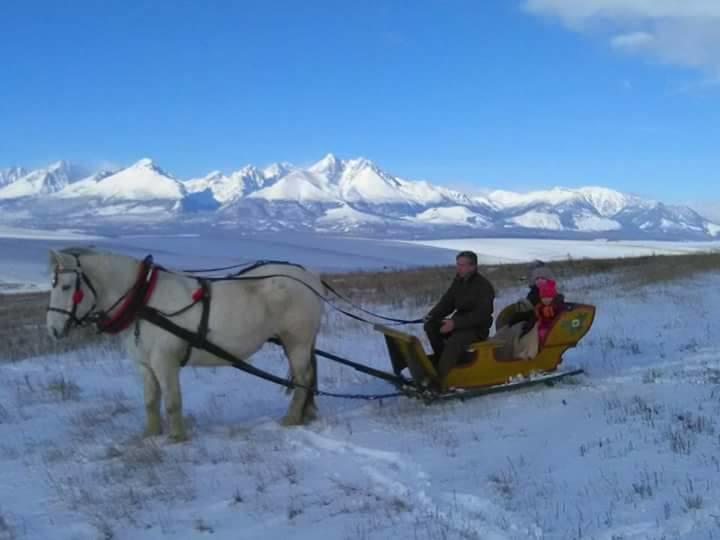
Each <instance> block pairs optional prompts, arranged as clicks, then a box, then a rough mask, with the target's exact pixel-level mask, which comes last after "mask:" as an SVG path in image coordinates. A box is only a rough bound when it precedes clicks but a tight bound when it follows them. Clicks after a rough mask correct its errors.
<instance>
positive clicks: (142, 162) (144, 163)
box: [130, 158, 155, 168]
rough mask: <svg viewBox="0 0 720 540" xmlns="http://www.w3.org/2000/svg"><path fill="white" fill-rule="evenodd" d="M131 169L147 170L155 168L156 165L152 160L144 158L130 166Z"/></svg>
mask: <svg viewBox="0 0 720 540" xmlns="http://www.w3.org/2000/svg"><path fill="white" fill-rule="evenodd" d="M130 166H131V167H138V168H139V167H145V168H154V167H155V163H154V162H153V160H152V159H150V158H142V159H139V160H138V161H136V162H135V163H133V164H132V165H130Z"/></svg>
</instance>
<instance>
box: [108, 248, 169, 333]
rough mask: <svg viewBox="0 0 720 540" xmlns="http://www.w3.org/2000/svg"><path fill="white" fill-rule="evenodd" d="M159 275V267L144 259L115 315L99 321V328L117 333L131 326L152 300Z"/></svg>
mask: <svg viewBox="0 0 720 540" xmlns="http://www.w3.org/2000/svg"><path fill="white" fill-rule="evenodd" d="M149 267H150V268H149ZM157 276H158V268H157V267H156V266H152V263H146V262H145V261H143V264H141V265H140V270H139V272H138V277H137V280H136V281H135V284H134V285H133V286H132V288H131V289H130V290H129V291H128V292H127V295H126V296H125V299H124V300H123V302H122V304H120V306H119V307H118V308H117V311H116V312H115V314H114V315H112V316H111V317H109V318H107V319H104V320H100V321H98V323H97V327H98V330H100V331H101V332H106V333H108V334H117V333H118V332H122V331H123V330H125V329H126V328H127V327H128V326H130V325H131V324H132V322H133V321H134V320H135V319H136V317H137V314H138V312H139V311H140V309H141V308H142V307H143V306H145V305H146V304H147V303H148V301H149V300H150V297H151V296H152V293H153V291H154V290H155V284H156V283H157Z"/></svg>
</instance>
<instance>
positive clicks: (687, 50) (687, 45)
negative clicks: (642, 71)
mask: <svg viewBox="0 0 720 540" xmlns="http://www.w3.org/2000/svg"><path fill="white" fill-rule="evenodd" d="M524 7H525V9H526V10H527V11H528V12H530V13H533V14H537V15H546V16H550V17H554V18H557V19H559V20H560V21H561V22H562V24H564V25H565V26H566V27H567V28H570V29H572V30H575V31H578V32H592V33H600V34H601V35H603V36H605V37H606V38H607V40H608V42H609V44H610V45H611V46H612V47H613V48H615V49H617V50H622V51H624V52H633V53H638V54H643V55H646V56H648V57H650V58H653V59H655V60H657V61H660V62H664V63H668V64H674V65H681V66H690V67H694V68H698V69H701V70H703V71H704V72H705V73H707V74H709V75H710V76H711V77H713V78H717V77H718V76H719V75H720V0H525V4H524Z"/></svg>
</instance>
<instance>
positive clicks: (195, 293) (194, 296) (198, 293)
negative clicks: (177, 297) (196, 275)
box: [192, 287, 203, 302]
mask: <svg viewBox="0 0 720 540" xmlns="http://www.w3.org/2000/svg"><path fill="white" fill-rule="evenodd" d="M202 297H203V290H202V287H198V288H197V289H195V290H194V291H193V293H192V299H193V302H199V301H200V299H201V298H202Z"/></svg>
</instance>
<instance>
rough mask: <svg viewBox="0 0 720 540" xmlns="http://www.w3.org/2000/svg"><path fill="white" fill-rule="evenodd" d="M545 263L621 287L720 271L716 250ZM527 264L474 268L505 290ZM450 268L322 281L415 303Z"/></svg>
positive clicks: (443, 280)
mask: <svg viewBox="0 0 720 540" xmlns="http://www.w3.org/2000/svg"><path fill="white" fill-rule="evenodd" d="M548 266H549V267H550V268H551V269H552V270H553V272H554V273H555V275H556V276H557V277H558V279H559V280H561V281H566V280H569V279H572V278H577V277H583V276H590V275H597V274H614V275H616V276H617V278H618V280H619V281H620V282H621V283H625V284H626V285H627V286H633V287H634V286H642V285H648V284H652V283H661V282H670V281H673V280H676V279H682V278H688V277H692V276H693V275H695V274H699V273H704V272H717V271H720V253H701V254H689V255H653V256H645V257H633V258H620V259H572V258H568V259H566V260H562V261H553V262H549V263H548ZM527 269H528V265H527V264H525V263H523V264H500V265H483V266H481V267H480V272H481V273H482V274H483V275H484V276H485V277H487V278H488V279H489V280H490V281H491V283H492V284H493V285H494V287H495V289H496V292H497V293H498V294H500V293H501V292H502V290H503V289H505V288H513V287H517V286H522V285H524V284H525V280H526V276H527ZM454 272H455V267H454V266H451V265H448V266H431V267H424V268H417V269H411V270H401V271H388V272H351V273H345V274H327V275H324V276H323V278H324V279H326V280H327V281H328V282H329V283H330V284H331V285H333V287H335V288H336V289H337V290H338V292H340V293H341V294H343V295H345V296H347V297H349V298H350V299H352V300H353V301H355V302H372V303H390V304H396V305H397V304H399V305H402V304H405V303H407V302H408V300H411V301H412V302H414V303H415V305H426V304H428V303H431V302H434V301H436V300H437V299H438V298H439V295H441V294H442V293H443V292H445V290H446V288H447V286H448V284H449V282H450V280H451V279H452V278H453V275H454Z"/></svg>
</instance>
